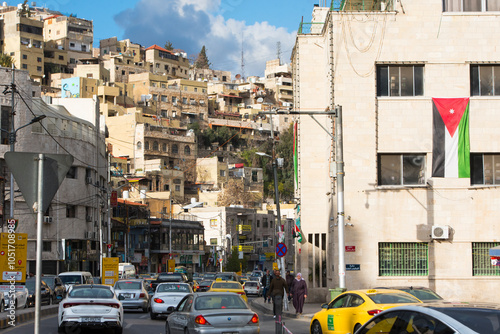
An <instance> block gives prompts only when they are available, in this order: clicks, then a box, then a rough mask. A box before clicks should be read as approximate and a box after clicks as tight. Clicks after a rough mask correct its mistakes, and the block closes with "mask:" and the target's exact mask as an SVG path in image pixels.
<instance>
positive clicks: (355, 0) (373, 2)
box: [330, 0, 393, 12]
mask: <svg viewBox="0 0 500 334" xmlns="http://www.w3.org/2000/svg"><path fill="white" fill-rule="evenodd" d="M392 6H393V0H333V1H332V4H331V7H330V9H331V10H332V11H337V12H338V11H360V12H384V11H388V10H390V9H391V8H392Z"/></svg>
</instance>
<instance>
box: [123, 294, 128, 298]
mask: <svg viewBox="0 0 500 334" xmlns="http://www.w3.org/2000/svg"><path fill="white" fill-rule="evenodd" d="M122 296H123V297H125V298H130V293H124V294H122Z"/></svg>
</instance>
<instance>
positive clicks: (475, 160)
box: [470, 153, 500, 185]
mask: <svg viewBox="0 0 500 334" xmlns="http://www.w3.org/2000/svg"><path fill="white" fill-rule="evenodd" d="M470 164H471V171H470V172H471V177H470V183H471V184H472V185H474V184H484V185H500V154H485V153H471V155H470Z"/></svg>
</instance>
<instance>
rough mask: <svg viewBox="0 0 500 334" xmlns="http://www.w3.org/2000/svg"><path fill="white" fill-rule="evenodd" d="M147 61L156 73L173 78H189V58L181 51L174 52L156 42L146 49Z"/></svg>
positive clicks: (150, 68)
mask: <svg viewBox="0 0 500 334" xmlns="http://www.w3.org/2000/svg"><path fill="white" fill-rule="evenodd" d="M145 53H146V57H145V59H146V62H148V63H149V71H150V72H151V73H154V74H161V75H167V76H169V77H170V78H172V79H175V78H181V79H188V78H189V73H188V72H189V66H190V65H189V60H188V59H187V55H186V54H185V53H181V52H175V53H174V52H172V51H169V50H167V49H164V48H162V47H161V46H158V45H156V44H154V45H152V46H150V47H149V48H147V49H146V52H145Z"/></svg>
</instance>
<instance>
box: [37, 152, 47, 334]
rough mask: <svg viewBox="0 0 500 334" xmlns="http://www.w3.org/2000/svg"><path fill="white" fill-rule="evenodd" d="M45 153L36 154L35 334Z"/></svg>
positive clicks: (39, 294)
mask: <svg viewBox="0 0 500 334" xmlns="http://www.w3.org/2000/svg"><path fill="white" fill-rule="evenodd" d="M44 159H45V155H44V154H43V153H40V154H39V155H38V189H37V206H36V211H37V215H36V216H37V226H36V276H35V334H38V333H39V331H40V309H41V306H42V303H41V302H42V301H41V298H42V297H41V293H40V287H41V284H42V282H41V281H42V242H43V240H42V221H43V210H42V209H43V198H42V194H43V160H44Z"/></svg>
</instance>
